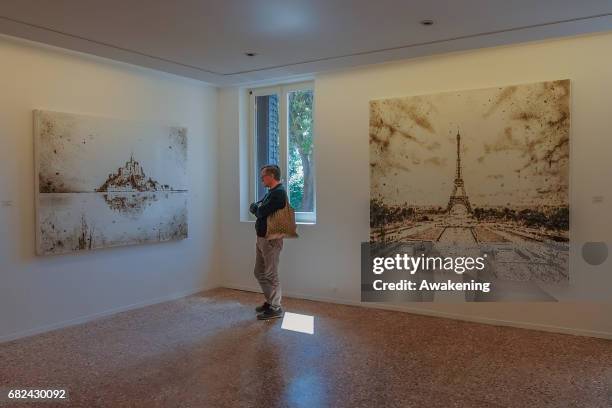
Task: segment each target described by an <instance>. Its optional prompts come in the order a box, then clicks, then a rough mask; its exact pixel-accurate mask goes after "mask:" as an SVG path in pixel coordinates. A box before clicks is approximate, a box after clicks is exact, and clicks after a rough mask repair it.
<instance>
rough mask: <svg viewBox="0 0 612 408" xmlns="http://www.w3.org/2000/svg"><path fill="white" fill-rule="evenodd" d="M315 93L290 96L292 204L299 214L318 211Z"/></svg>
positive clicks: (289, 165) (291, 93) (304, 91)
mask: <svg viewBox="0 0 612 408" xmlns="http://www.w3.org/2000/svg"><path fill="white" fill-rule="evenodd" d="M312 103H313V92H312V90H299V91H294V92H289V94H288V105H289V106H288V109H287V114H288V121H287V123H288V126H287V127H288V131H289V135H288V139H289V141H288V142H289V143H288V154H289V157H288V158H287V162H288V163H287V164H288V170H289V177H288V184H289V191H288V193H289V200H290V201H291V206H292V207H293V208H295V210H296V211H304V212H312V211H314V163H313V147H314V145H313V120H312Z"/></svg>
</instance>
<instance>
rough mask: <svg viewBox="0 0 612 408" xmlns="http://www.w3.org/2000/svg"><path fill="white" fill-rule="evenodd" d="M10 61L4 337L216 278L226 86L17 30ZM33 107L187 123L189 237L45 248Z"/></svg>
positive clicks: (3, 186) (2, 245) (0, 259)
mask: <svg viewBox="0 0 612 408" xmlns="http://www.w3.org/2000/svg"><path fill="white" fill-rule="evenodd" d="M0 61H1V63H0V143H1V147H0V341H4V340H8V339H11V338H15V337H21V336H24V335H28V334H33V333H36V332H40V331H45V330H48V329H51V328H54V327H59V326H62V325H65V324H70V323H75V322H79V321H84V320H87V319H91V318H93V317H97V316H101V315H104V314H108V313H112V312H114V311H118V310H123V309H126V308H130V307H134V306H138V305H144V304H149V303H154V302H159V301H162V300H165V299H171V298H175V297H180V296H182V295H186V294H189V293H193V292H197V291H199V290H202V289H204V288H210V287H216V286H218V284H219V275H218V268H217V263H218V258H217V254H218V241H217V236H218V214H217V209H218V197H217V189H218V176H219V173H218V168H217V166H218V159H217V151H218V138H217V131H218V126H217V119H216V118H217V89H216V88H214V87H210V86H206V85H204V84H203V83H201V82H198V81H195V80H188V79H184V78H180V77H177V76H172V75H169V74H163V73H159V72H156V71H152V70H148V69H144V68H138V67H134V66H130V65H127V64H121V63H116V62H112V61H109V60H104V59H101V58H97V57H90V56H86V55H82V54H77V53H74V52H65V51H62V50H60V49H56V48H51V47H45V46H41V45H36V44H33V43H29V42H26V41H21V40H16V39H12V38H10V37H0ZM33 109H46V110H53V111H59V112H69V113H79V114H88V115H95V116H106V117H113V118H122V119H130V120H153V121H162V122H169V123H172V124H178V125H181V126H185V127H187V128H188V145H189V146H188V177H189V190H190V199H189V204H188V211H189V238H188V239H187V240H185V241H179V242H170V243H163V244H154V245H142V246H130V247H124V248H113V249H108V250H96V251H92V252H84V253H74V254H69V255H61V256H50V257H37V256H35V254H34V244H35V239H34V234H35V226H34V163H33V160H34V150H33V129H32V126H33V117H32V110H33ZM129 153H130V152H126V154H127V155H128V156H127V157H129Z"/></svg>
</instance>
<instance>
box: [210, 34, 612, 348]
mask: <svg viewBox="0 0 612 408" xmlns="http://www.w3.org/2000/svg"><path fill="white" fill-rule="evenodd" d="M610 50H612V33H606V34H600V35H590V36H583V37H575V38H568V39H561V40H553V41H545V42H538V43H530V44H523V45H515V46H507V47H499V48H491V49H483V50H476V51H471V52H462V53H456V54H447V55H442V56H435V57H428V58H421V59H415V60H410V61H404V62H399V63H391V64H384V65H378V66H371V67H364V68H359V69H354V70H350V71H344V72H336V73H328V74H321V75H318V76H316V79H315V121H316V124H315V129H316V131H315V138H316V139H315V140H316V141H315V143H316V145H315V149H316V151H315V156H316V158H315V160H316V166H317V167H316V170H317V209H318V214H317V224H316V225H304V226H301V228H300V231H299V232H300V234H301V238H300V239H298V240H291V241H289V240H288V241H286V243H285V248H284V250H283V253H282V256H281V280H282V282H283V287H284V290H285V293H286V294H290V295H295V296H300V297H305V298H311V299H320V300H329V301H335V302H341V303H349V304H355V303H358V302H359V299H360V246H359V244H360V242H362V241H367V240H368V238H369V198H370V194H369V184H370V183H369V145H368V139H369V136H368V119H369V118H368V115H369V111H368V102H369V101H370V100H371V99H378V98H388V97H397V96H409V95H420V94H431V93H436V92H445V91H452V90H465V89H477V88H488V87H496V86H506V85H514V84H522V83H530V82H538V81H547V80H556V79H570V80H571V94H572V95H571V122H572V123H571V136H570V138H571V140H570V143H571V147H570V149H571V159H570V160H571V162H570V183H571V186H570V211H571V214H570V217H571V231H570V233H571V251H570V253H571V256H570V273H571V276H572V284H571V286H570V287H568V288H566V289H555V288H550V290H551V292H552V293H553V294H554V295H556V296H557V297H558V298H559V299H561V300H563V302H561V303H481V304H474V303H471V304H470V303H460V304H439V303H435V304H433V303H411V304H405V305H395V306H391V307H393V308H397V309H403V310H411V311H416V312H419V313H427V314H435V315H440V316H452V317H457V318H461V319H467V320H475V321H482V322H491V323H497V324H511V325H514V326H519V327H531V328H540V329H544V330H553V331H561V332H568V333H577V334H586V335H594V336H602V337H611V338H612V318H611V316H612V296H611V295H612V259H608V260H607V261H606V262H605V263H604V264H603V265H600V266H589V265H587V264H586V263H585V262H584V261H583V260H582V258H581V255H580V254H581V248H582V245H583V243H585V242H587V241H605V242H607V244H608V245H609V246H610V245H612V181H611V180H612V117H611V112H612V111H611V108H610V107H612V53H611V52H609V51H610ZM244 98H245V95H244V90H243V89H237V88H231V89H222V90H221V91H220V94H219V112H220V135H219V137H220V142H219V147H220V155H219V157H220V160H219V166H220V167H219V171H220V174H222V175H223V177H222V183H221V184H220V186H219V199H220V207H221V224H222V228H221V230H220V241H221V242H222V246H221V248H220V250H221V253H220V255H221V267H222V270H223V284H224V285H225V286H227V287H233V288H241V289H249V290H257V283H256V281H255V279H254V278H253V276H252V270H253V262H254V254H255V253H254V243H255V232H254V227H253V224H252V223H249V222H241V221H240V214H241V213H242V212H243V211H244V209H243V208H242V207H244V205H246V204H248V203H246V202H245V197H243V196H241V194H240V183H241V172H243V173H244V172H245V170H246V169H245V163H244V161H245V159H246V154H247V153H246V151H245V147H244V146H241V145H240V143H239V140H240V138H241V137H243V138H244V132H245V126H244V124H245V119H244V113H245V112H244V108H245V107H244ZM241 111H242V112H241ZM241 113H242V115H241ZM238 163H241V164H242V166H241V167H239V166H238ZM468 165H469V163H465V166H468ZM242 176H244V174H242ZM449 193H450V192H449Z"/></svg>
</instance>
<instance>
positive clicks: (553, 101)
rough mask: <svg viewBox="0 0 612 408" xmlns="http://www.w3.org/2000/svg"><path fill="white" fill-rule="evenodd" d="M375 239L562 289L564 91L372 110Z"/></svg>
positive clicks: (390, 104)
mask: <svg viewBox="0 0 612 408" xmlns="http://www.w3.org/2000/svg"><path fill="white" fill-rule="evenodd" d="M369 134H370V171H371V174H370V176H371V180H370V187H371V197H370V198H371V201H370V239H371V241H372V242H425V243H429V244H430V245H431V244H436V245H439V246H440V247H444V246H445V245H446V248H447V249H448V248H455V250H457V248H459V252H461V251H468V249H469V248H475V249H476V250H477V251H479V252H480V253H488V254H489V255H491V257H490V258H489V259H490V260H491V261H493V260H494V261H495V262H494V263H495V265H494V268H493V269H492V272H491V276H490V277H491V278H492V279H500V280H510V281H523V282H527V281H529V282H536V283H538V284H551V283H552V284H556V283H567V282H568V280H569V273H568V255H569V195H568V193H569V152H570V145H569V142H570V81H569V80H557V81H549V82H539V83H532V84H523V85H513V86H504V87H496V88H489V89H477V90H467V91H456V92H445V93H439V94H433V95H423V96H411V97H398V98H391V99H382V100H373V101H371V102H370V128H369Z"/></svg>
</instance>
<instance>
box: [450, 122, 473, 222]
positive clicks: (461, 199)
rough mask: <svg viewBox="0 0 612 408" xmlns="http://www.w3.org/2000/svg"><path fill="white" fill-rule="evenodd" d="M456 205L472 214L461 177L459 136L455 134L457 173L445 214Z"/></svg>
mask: <svg viewBox="0 0 612 408" xmlns="http://www.w3.org/2000/svg"><path fill="white" fill-rule="evenodd" d="M457 204H461V205H463V206H464V207H465V208H466V210H467V211H468V213H471V212H472V206H471V205H470V199H469V198H468V196H467V193H466V192H465V185H464V183H463V176H462V175H461V135H460V134H459V132H457V172H456V174H455V186H454V187H453V193H452V194H451V196H450V199H449V200H448V207H446V212H450V211H451V210H452V209H453V207H454V206H456V205H457Z"/></svg>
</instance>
